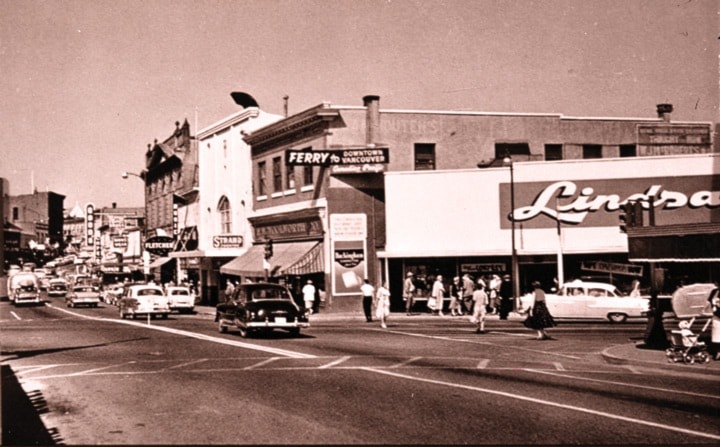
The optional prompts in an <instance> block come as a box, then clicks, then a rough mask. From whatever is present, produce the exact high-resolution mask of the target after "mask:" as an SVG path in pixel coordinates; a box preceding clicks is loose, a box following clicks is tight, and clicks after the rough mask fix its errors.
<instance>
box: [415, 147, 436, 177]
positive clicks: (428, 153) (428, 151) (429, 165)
mask: <svg viewBox="0 0 720 447" xmlns="http://www.w3.org/2000/svg"><path fill="white" fill-rule="evenodd" d="M434 169H435V144H434V143H415V170H416V171H432V170H434Z"/></svg>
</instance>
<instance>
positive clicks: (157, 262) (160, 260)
mask: <svg viewBox="0 0 720 447" xmlns="http://www.w3.org/2000/svg"><path fill="white" fill-rule="evenodd" d="M170 261H172V258H166V257H161V258H157V259H156V260H154V261H153V262H151V263H150V266H149V267H150V269H159V268H160V267H162V266H163V265H165V264H167V263H168V262H170Z"/></svg>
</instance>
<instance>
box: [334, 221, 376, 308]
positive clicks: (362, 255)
mask: <svg viewBox="0 0 720 447" xmlns="http://www.w3.org/2000/svg"><path fill="white" fill-rule="evenodd" d="M330 237H331V241H332V257H333V263H332V273H331V275H332V290H333V295H335V296H339V295H358V294H359V293H360V286H361V285H362V283H363V279H364V278H365V277H366V276H367V250H366V244H367V215H365V214H362V213H358V214H331V215H330Z"/></svg>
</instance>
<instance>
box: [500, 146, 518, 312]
mask: <svg viewBox="0 0 720 447" xmlns="http://www.w3.org/2000/svg"><path fill="white" fill-rule="evenodd" d="M503 163H505V164H506V165H508V166H509V167H510V214H509V215H508V217H509V218H510V237H511V238H512V241H511V244H510V247H511V255H510V256H511V270H512V271H511V275H512V280H513V297H514V298H515V306H516V308H517V305H518V298H519V297H520V269H519V268H518V258H517V249H516V248H515V168H514V166H513V159H512V157H511V156H510V154H508V155H506V156H505V158H504V159H503Z"/></svg>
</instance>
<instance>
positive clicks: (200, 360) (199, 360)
mask: <svg viewBox="0 0 720 447" xmlns="http://www.w3.org/2000/svg"><path fill="white" fill-rule="evenodd" d="M207 361H208V359H198V360H193V361H192V362H185V363H180V364H179V365H175V366H170V367H168V368H167V369H176V368H182V367H184V366H188V365H195V364H197V363H203V362H207Z"/></svg>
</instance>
